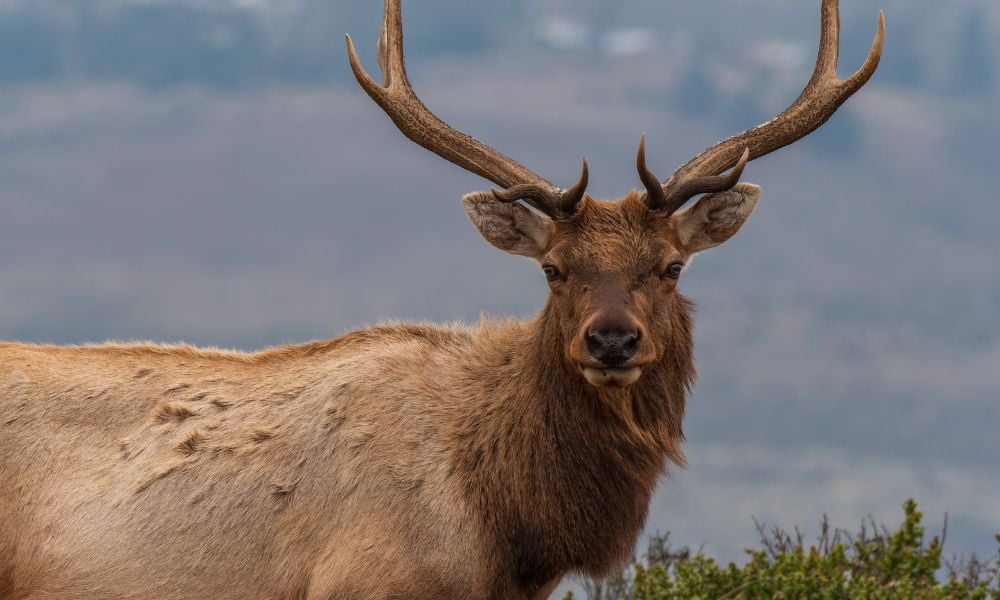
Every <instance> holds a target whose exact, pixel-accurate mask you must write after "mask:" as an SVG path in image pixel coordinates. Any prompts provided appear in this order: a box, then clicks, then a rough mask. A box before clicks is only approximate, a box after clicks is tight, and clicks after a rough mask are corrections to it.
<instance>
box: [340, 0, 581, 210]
mask: <svg viewBox="0 0 1000 600" xmlns="http://www.w3.org/2000/svg"><path fill="white" fill-rule="evenodd" d="M347 56H348V58H349V59H350V63H351V70H352V71H353V72H354V77H355V78H356V79H357V80H358V83H359V84H360V85H361V87H362V88H363V89H364V90H365V92H366V93H367V94H368V95H369V96H370V97H371V99H372V100H374V101H375V103H376V104H378V105H379V106H380V107H381V108H382V110H383V111H385V113H386V114H387V115H388V116H389V118H390V119H392V122H393V123H395V124H396V127H397V128H398V129H399V131H400V132H401V133H402V134H403V135H405V136H406V137H408V138H409V139H410V140H412V141H414V142H416V143H417V144H419V145H420V146H423V147H424V148H426V149H428V150H430V151H431V152H433V153H435V154H437V155H438V156H440V157H441V158H443V159H445V160H447V161H449V162H451V163H454V164H456V165H458V166H460V167H462V168H463V169H466V170H467V171H471V172H473V173H475V174H476V175H479V176H480V177H483V178H485V179H488V180H490V181H492V182H493V183H495V184H497V185H499V186H501V187H503V188H505V189H506V190H507V191H506V192H501V197H502V198H510V197H513V200H510V201H515V200H518V199H523V200H524V201H525V202H527V203H528V204H530V205H531V206H533V207H535V208H536V209H538V210H540V211H541V212H543V213H545V214H547V215H549V216H550V217H552V218H565V217H566V216H568V215H571V214H573V211H574V210H575V207H576V205H577V204H578V203H579V201H580V200H581V199H582V198H583V194H584V191H585V188H586V184H587V177H586V165H585V166H584V175H583V177H581V180H580V182H578V183H577V185H575V186H573V188H571V189H569V190H565V191H564V190H562V189H560V188H558V187H556V186H555V185H553V184H551V183H549V182H548V181H546V180H545V179H543V178H542V177H539V176H538V175H536V174H535V173H533V172H532V171H531V170H529V169H528V168H526V167H524V166H523V165H521V164H520V163H518V162H517V161H515V160H513V159H511V158H509V157H507V156H505V155H504V154H502V153H500V152H498V151H496V150H494V149H493V148H491V147H489V146H487V145H485V144H483V143H481V142H479V141H478V140H476V139H474V138H472V137H470V136H468V135H466V134H464V133H462V132H460V131H457V130H456V129H454V128H452V127H451V126H450V125H448V124H447V123H445V122H444V121H442V120H441V119H440V118H438V117H437V115H435V114H434V113H432V112H431V111H430V110H429V109H428V108H427V107H426V106H424V104H423V102H421V101H420V98H419V97H417V94H416V93H415V92H414V91H413V87H412V86H411V85H410V81H409V79H408V78H407V76H406V65H405V58H404V55H403V16H402V7H401V0H385V14H384V17H383V21H382V31H381V33H380V34H379V41H378V62H379V67H380V68H381V70H382V77H383V84H382V85H380V84H379V83H377V82H376V81H375V80H374V79H373V78H372V76H371V75H369V74H368V72H367V71H365V69H364V67H363V66H361V60H360V59H359V58H358V54H357V51H356V50H355V48H354V42H353V41H352V40H351V36H350V35H348V36H347Z"/></svg>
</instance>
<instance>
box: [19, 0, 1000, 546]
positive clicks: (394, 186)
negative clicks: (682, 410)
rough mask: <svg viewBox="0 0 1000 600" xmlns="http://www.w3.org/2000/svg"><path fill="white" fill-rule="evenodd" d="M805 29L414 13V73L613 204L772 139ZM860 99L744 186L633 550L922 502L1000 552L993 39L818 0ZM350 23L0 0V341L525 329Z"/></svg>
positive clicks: (628, 7) (706, 268) (430, 10)
mask: <svg viewBox="0 0 1000 600" xmlns="http://www.w3.org/2000/svg"><path fill="white" fill-rule="evenodd" d="M818 5H819V2H818V0H816V1H810V2H801V1H792V0H764V1H759V2H754V3H752V4H751V3H748V2H740V1H736V0H705V1H703V2H698V3H673V2H672V3H664V2H654V1H653V0H630V1H627V2H621V1H620V0H619V1H612V0H574V1H570V0H543V1H537V0H536V1H533V2H528V1H527V0H504V1H493V2H489V3H486V2H483V3H471V2H467V1H464V0H412V1H410V2H408V3H407V4H406V6H405V19H406V31H407V43H408V46H407V49H408V57H409V63H408V65H409V70H410V75H411V79H412V80H413V81H414V84H415V87H416V89H417V91H418V93H420V94H421V96H422V97H423V99H424V100H425V102H426V103H427V104H428V105H429V106H430V107H431V108H432V109H433V110H435V111H436V112H438V113H439V114H440V115H441V116H442V117H443V118H444V119H445V120H448V121H450V122H451V123H453V124H454V125H455V126H456V127H458V128H459V129H462V130H464V131H466V132H468V133H470V134H472V135H475V136H476V137H480V138H482V139H484V140H486V141H487V143H490V144H491V145H493V146H495V147H497V148H499V149H501V150H502V151H504V152H507V153H508V154H510V155H512V156H513V157H515V158H516V159H518V160H519V161H521V162H524V163H526V164H528V165H530V166H531V168H533V169H534V170H536V171H538V172H539V173H541V174H543V175H545V176H547V177H548V178H550V179H552V180H553V181H556V182H570V181H574V180H575V177H576V172H577V169H578V165H579V162H578V161H579V157H580V155H582V154H585V155H586V156H587V157H588V159H589V160H590V164H591V166H592V177H591V181H592V182H593V183H592V186H591V191H592V193H594V194H595V195H596V196H599V197H614V196H618V195H620V194H622V193H623V192H625V191H626V190H627V189H629V188H631V187H635V186H637V185H638V180H637V177H636V175H635V173H634V168H633V166H632V165H633V160H634V159H633V157H634V152H635V148H636V145H637V143H638V138H639V133H640V132H642V131H645V132H647V134H648V136H649V144H650V153H649V154H650V159H651V165H653V166H654V168H655V169H656V170H657V171H658V172H659V173H661V174H662V176H663V177H666V176H667V175H669V173H670V172H671V170H672V169H673V168H675V167H676V166H677V165H679V164H681V163H683V162H684V161H685V160H687V159H688V158H689V157H690V156H692V155H694V154H695V153H697V152H698V151H699V150H700V149H702V148H704V147H705V146H707V145H709V144H710V143H712V142H714V141H715V140H717V139H719V138H722V137H725V136H727V135H729V134H731V133H735V132H736V131H738V130H741V129H745V128H747V127H750V126H753V125H755V124H757V123H759V122H761V121H764V120H766V119H769V118H770V117H772V116H773V115H775V114H776V113H777V112H778V111H780V110H781V109H783V108H784V107H785V106H787V105H788V104H789V103H790V102H791V101H792V100H793V99H794V98H795V97H796V95H797V94H798V92H799V91H800V89H801V87H802V86H803V85H804V83H805V82H806V80H807V79H808V77H809V73H810V71H811V69H812V62H813V58H814V55H815V47H816V37H817V34H818ZM842 5H843V6H842V13H843V24H844V31H843V35H842V49H843V50H842V55H841V74H842V75H844V74H846V73H847V72H849V71H850V70H851V69H853V68H855V67H856V66H857V65H859V64H860V62H861V60H862V59H863V57H864V55H865V53H866V52H867V49H868V46H869V44H870V41H871V36H872V34H873V32H874V29H875V20H876V14H877V11H878V9H880V8H884V9H885V11H886V19H887V40H886V53H885V58H884V61H883V64H882V66H881V68H880V70H879V72H878V73H877V74H876V76H875V78H874V80H873V82H872V83H871V84H870V85H869V86H868V87H866V88H865V89H864V90H863V91H861V92H860V93H859V94H858V95H857V96H855V98H853V99H852V100H851V101H850V102H849V103H848V104H847V105H846V106H845V107H844V108H843V109H841V111H840V112H838V114H837V115H836V116H835V117H834V118H833V119H832V120H831V121H830V122H829V123H828V124H827V125H826V126H825V127H824V128H822V129H821V130H819V131H818V132H816V133H815V134H813V135H811V136H810V137H808V138H807V139H805V140H803V141H801V142H799V143H798V144H796V145H795V146H793V147H791V148H789V149H785V150H782V151H779V152H778V153H776V154H773V155H771V156H769V157H766V158H764V159H761V160H759V161H756V162H754V163H752V164H751V166H750V167H749V168H748V169H747V173H746V175H745V177H744V178H745V179H747V180H749V181H754V182H756V183H759V184H761V185H762V186H763V187H764V190H765V191H764V196H763V199H762V202H761V205H760V207H759V208H758V209H757V212H756V213H755V215H754V216H753V217H752V218H751V219H750V221H749V222H748V225H747V226H746V227H745V228H744V229H743V231H741V233H740V234H739V235H738V236H737V237H736V238H735V239H734V240H732V241H731V242H730V243H729V244H727V245H726V246H725V247H723V248H722V249H719V250H717V251H714V252H710V253H707V254H706V255H705V256H702V257H699V258H698V259H697V260H696V261H695V262H694V265H693V267H692V269H690V270H689V271H688V272H687V273H686V274H685V276H684V280H683V281H682V284H681V285H682V289H684V291H685V293H686V294H688V295H689V296H691V297H693V298H694V299H695V300H697V301H698V303H699V316H698V321H697V326H698V361H699V365H700V371H701V383H699V385H698V387H697V390H696V392H695V394H694V397H693V398H692V401H691V404H690V409H689V417H688V420H687V432H688V438H689V440H690V443H689V446H688V450H689V458H690V462H691V466H690V468H689V469H687V470H685V471H679V472H677V473H674V475H673V478H672V479H671V480H668V481H667V482H665V484H664V485H663V487H662V490H661V492H660V494H659V495H658V497H657V499H656V502H655V504H654V506H653V510H652V514H651V518H650V527H651V528H653V529H657V528H658V529H662V530H671V531H672V532H673V537H672V539H674V540H677V541H678V542H679V543H686V544H691V545H697V544H699V543H702V542H704V543H705V544H706V549H707V550H709V551H711V552H712V553H714V554H716V555H717V556H720V557H722V558H738V557H739V556H740V550H741V548H742V546H743V545H746V544H747V543H748V542H749V541H750V540H752V539H753V537H754V530H753V524H752V522H751V521H750V518H749V515H751V514H754V515H756V516H757V517H758V518H760V519H762V520H764V521H768V522H774V523H775V524H784V525H790V524H794V523H796V522H799V523H804V522H810V523H811V522H813V521H814V517H815V515H816V514H817V512H819V511H826V512H827V513H829V514H830V516H831V518H833V519H834V520H836V521H838V522H840V523H846V522H848V521H849V520H850V519H854V518H857V517H859V516H861V515H864V514H868V513H872V514H874V515H875V516H876V517H880V518H881V517H887V516H891V515H894V514H895V511H896V507H897V506H898V503H899V502H900V500H901V499H902V498H905V497H908V496H913V497H916V498H917V499H918V500H920V502H921V505H922V506H923V508H924V510H925V511H926V513H927V514H928V517H929V518H928V520H929V521H930V523H932V524H933V523H934V521H935V515H937V516H938V517H940V515H941V513H943V512H944V511H946V510H947V511H949V512H950V514H951V520H950V532H949V545H950V546H951V547H952V548H954V549H962V550H966V551H967V550H980V551H982V552H984V553H989V552H990V551H991V550H992V535H991V534H992V532H993V531H996V530H997V529H998V528H1000V466H998V465H1000V461H998V460H997V457H998V456H1000V436H998V435H997V431H1000V318H998V315H1000V235H998V234H997V227H998V223H1000V201H998V199H997V193H996V189H997V186H998V184H1000V172H998V169H997V162H996V161H997V156H998V154H1000V142H998V139H1000V111H998V110H997V108H996V107H997V105H998V99H1000V98H998V94H1000V89H998V87H1000V82H998V81H997V79H998V76H1000V42H998V41H997V40H998V37H997V35H996V32H997V31H1000V5H998V4H996V3H991V2H988V1H986V0H966V1H963V2H933V1H931V0H907V1H905V2H904V1H903V0H884V1H883V2H881V3H876V2H872V1H870V0H842ZM380 13H381V3H379V2H375V1H372V0H369V1H367V2H361V1H360V0H336V1H330V0H282V1H280V2H279V1H277V0H275V1H268V0H230V1H222V0H211V1H209V0H204V1H199V0H186V1H183V0H159V1H158V0H143V1H140V0H129V1H126V0H75V1H74V2H72V3H70V2H66V1H65V0H0V86H2V92H0V338H2V339H21V340H30V341H41V342H57V343H80V342H86V341H101V340H104V339H109V338H117V339H156V340H160V341H178V340H185V341H188V342H192V343H197V344H205V345H221V346H233V347H239V348H245V349H253V348H257V347H260V346H263V345H269V344H275V343H281V342H286V341H300V340H306V339H313V338H321V337H329V336H333V335H336V334H337V333H339V332H342V331H345V330H347V329H350V328H354V327H357V326H360V325H362V324H365V323H371V322H375V321H379V320H383V319H390V318H405V319H435V320H458V319H461V320H475V319H477V318H478V317H479V314H480V312H481V311H485V312H487V313H492V314H517V315H524V316H527V315H530V314H532V313H533V312H534V311H536V310H537V309H538V308H539V307H540V306H541V304H542V302H543V297H544V294H545V290H546V287H545V285H544V280H543V279H542V276H541V275H540V273H538V272H537V271H538V270H537V267H536V266H534V265H533V264H531V263H530V262H529V261H526V260H523V259H518V258H513V257H509V256H506V255H503V254H502V253H500V252H497V251H495V250H494V249H492V248H491V247H489V246H488V245H487V244H486V243H485V242H483V241H481V240H480V238H479V237H478V234H477V233H476V232H475V231H474V229H473V228H472V227H470V226H469V224H468V222H467V219H466V217H465V216H464V214H463V212H462V209H461V207H460V204H459V202H458V199H459V198H460V196H461V195H462V194H463V193H465V192H467V191H471V190H475V189H484V188H485V187H486V186H487V185H488V183H487V182H484V181H482V180H479V179H477V178H476V177H474V176H472V175H469V174H467V173H464V172H461V171H460V170H459V169H457V168H455V167H453V166H451V165H449V164H447V163H445V162H444V161H442V160H440V159H438V158H436V157H434V156H432V155H430V154H429V153H427V152H426V151H423V150H422V149H420V148H418V147H416V146H414V145H412V144H411V143H409V142H408V141H406V140H405V139H404V138H403V137H402V136H401V135H399V134H398V133H397V132H396V131H395V129H394V128H393V127H392V125H391V123H390V122H389V121H388V119H386V118H385V117H384V115H383V114H382V113H381V112H380V111H379V110H378V109H377V108H376V107H375V106H374V104H372V103H371V102H370V101H369V100H368V99H367V98H366V97H365V96H364V95H363V94H362V93H361V92H360V90H359V89H357V87H356V85H355V84H354V82H353V79H352V78H351V76H350V71H349V69H348V68H347V64H346V57H345V52H344V49H343V37H342V36H343V33H344V32H348V31H349V32H351V34H352V36H353V37H354V39H355V42H356V43H357V44H358V46H359V49H361V50H362V51H363V54H362V58H363V59H364V60H365V61H366V64H367V65H368V67H369V68H370V69H374V68H375V60H374V45H375V37H376V33H377V29H378V26H379V23H380Z"/></svg>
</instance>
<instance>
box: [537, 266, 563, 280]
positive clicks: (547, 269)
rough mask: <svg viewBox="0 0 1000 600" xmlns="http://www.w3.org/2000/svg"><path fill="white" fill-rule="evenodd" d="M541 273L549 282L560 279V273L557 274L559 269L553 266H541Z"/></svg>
mask: <svg viewBox="0 0 1000 600" xmlns="http://www.w3.org/2000/svg"><path fill="white" fill-rule="evenodd" d="M542 272H544V273H545V278H546V279H548V280H549V281H555V280H557V279H559V278H560V277H562V273H560V272H559V269H557V268H556V266H555V265H543V266H542Z"/></svg>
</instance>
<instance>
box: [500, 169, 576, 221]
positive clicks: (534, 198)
mask: <svg viewBox="0 0 1000 600" xmlns="http://www.w3.org/2000/svg"><path fill="white" fill-rule="evenodd" d="M589 181H590V171H589V169H588V168H587V159H586V158H585V159H583V168H582V170H581V172H580V179H579V180H578V181H577V182H576V184H574V185H573V187H571V188H570V189H568V190H566V191H565V192H562V193H561V194H559V197H558V198H553V197H552V191H551V190H550V189H549V188H546V187H544V186H540V185H538V184H534V183H523V184H520V185H515V186H512V187H510V188H508V189H506V190H503V191H501V190H498V189H496V188H494V189H492V190H491V191H492V192H493V197H494V198H496V199H497V200H500V201H501V202H517V201H518V200H524V201H525V202H527V203H529V204H531V205H532V206H535V207H536V208H537V205H538V204H542V203H544V204H546V206H547V207H548V210H546V211H545V214H547V215H548V216H550V217H552V218H553V219H566V218H569V217H571V216H573V214H574V213H576V208H577V205H578V204H579V203H580V201H581V200H583V195H584V193H585V192H586V191H587V183H588V182H589Z"/></svg>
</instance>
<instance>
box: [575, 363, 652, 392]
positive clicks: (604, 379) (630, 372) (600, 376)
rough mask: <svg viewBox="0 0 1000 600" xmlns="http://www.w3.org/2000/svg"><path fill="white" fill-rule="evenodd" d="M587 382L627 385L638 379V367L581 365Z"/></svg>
mask: <svg viewBox="0 0 1000 600" xmlns="http://www.w3.org/2000/svg"><path fill="white" fill-rule="evenodd" d="M582 370H583V376H584V378H585V379H586V380H587V383H589V384H590V385H592V386H594V387H627V386H630V385H632V384H633V383H635V382H636V381H638V380H639V376H640V375H642V369H641V368H639V367H582Z"/></svg>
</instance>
